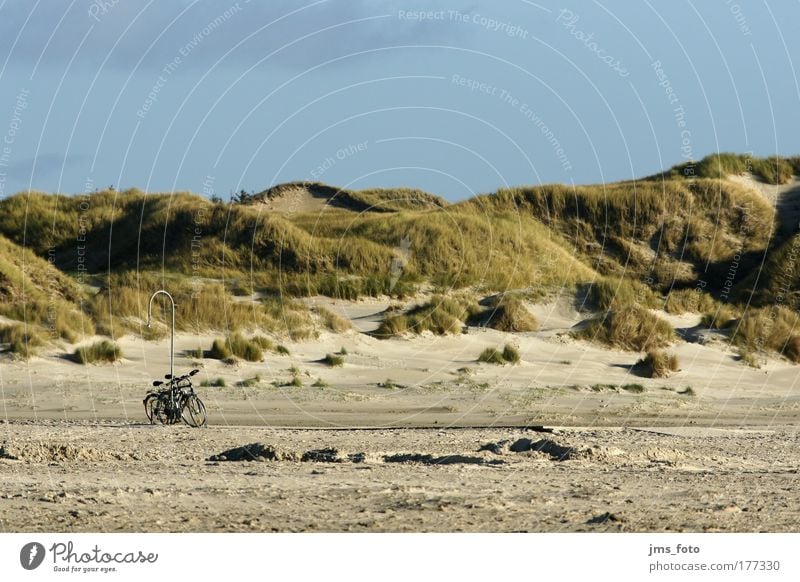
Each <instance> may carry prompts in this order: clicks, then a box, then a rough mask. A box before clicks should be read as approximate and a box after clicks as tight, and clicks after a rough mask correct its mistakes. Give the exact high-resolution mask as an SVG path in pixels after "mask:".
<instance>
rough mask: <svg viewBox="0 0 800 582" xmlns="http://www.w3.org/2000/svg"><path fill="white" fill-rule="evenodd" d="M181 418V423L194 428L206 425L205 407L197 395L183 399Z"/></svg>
mask: <svg viewBox="0 0 800 582" xmlns="http://www.w3.org/2000/svg"><path fill="white" fill-rule="evenodd" d="M187 413H188V414H187ZM181 417H182V418H183V422H185V423H186V424H188V425H189V426H192V427H195V428H199V427H201V426H205V425H206V422H208V414H207V413H206V405H205V404H203V401H202V400H200V397H198V396H197V394H191V395H189V396H187V397H186V398H184V399H183V402H182V405H181Z"/></svg>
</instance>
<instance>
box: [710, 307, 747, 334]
mask: <svg viewBox="0 0 800 582" xmlns="http://www.w3.org/2000/svg"><path fill="white" fill-rule="evenodd" d="M739 316H740V313H739V310H738V309H735V308H734V307H732V306H730V305H720V306H719V307H717V309H716V310H714V311H709V312H707V313H704V314H703V317H702V318H701V319H700V325H702V326H703V327H706V328H708V329H726V328H727V327H730V326H731V325H733V324H734V323H735V321H736V319H737V318H738V317H739Z"/></svg>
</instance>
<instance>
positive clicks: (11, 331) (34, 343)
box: [0, 325, 44, 360]
mask: <svg viewBox="0 0 800 582" xmlns="http://www.w3.org/2000/svg"><path fill="white" fill-rule="evenodd" d="M43 343H44V342H43V340H42V338H41V336H40V335H39V334H38V333H37V332H36V331H35V330H34V329H33V327H31V326H25V325H2V326H0V344H6V346H7V347H6V351H8V352H10V353H12V354H15V355H17V356H19V357H21V358H23V359H26V360H27V359H28V358H30V357H32V356H34V355H36V350H37V348H39V347H40V346H41V345H42V344H43Z"/></svg>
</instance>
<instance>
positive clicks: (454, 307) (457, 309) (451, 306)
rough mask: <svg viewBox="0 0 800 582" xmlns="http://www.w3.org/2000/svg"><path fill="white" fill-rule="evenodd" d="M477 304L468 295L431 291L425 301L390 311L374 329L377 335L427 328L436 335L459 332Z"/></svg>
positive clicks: (477, 310)
mask: <svg viewBox="0 0 800 582" xmlns="http://www.w3.org/2000/svg"><path fill="white" fill-rule="evenodd" d="M479 310H480V308H479V307H478V304H477V303H476V302H475V300H474V299H472V298H471V297H469V296H466V295H456V296H450V297H446V296H444V295H434V296H433V297H431V299H430V300H429V301H427V302H426V303H423V304H422V305H418V306H416V307H414V308H412V309H411V310H410V311H409V312H408V313H406V314H404V315H390V316H389V317H387V318H386V319H384V321H383V322H381V324H380V326H379V327H378V329H377V330H376V331H375V335H376V336H377V337H383V338H386V337H392V336H398V335H402V334H404V333H415V334H420V333H423V332H425V331H430V332H432V333H434V334H436V335H447V334H453V333H460V332H461V330H462V329H463V327H464V322H465V321H466V320H467V318H469V317H471V316H474V315H475V314H477V313H478V312H479Z"/></svg>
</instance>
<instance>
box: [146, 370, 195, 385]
mask: <svg viewBox="0 0 800 582" xmlns="http://www.w3.org/2000/svg"><path fill="white" fill-rule="evenodd" d="M199 372H200V370H198V369H197V368H195V369H194V370H192V371H191V372H189V373H188V374H184V375H183V376H178V377H175V376H172V375H171V374H167V375H166V376H164V378H166V379H167V380H169V382H168V383H167V384H168V385H170V386H174V385H177V384H180V383H181V382H183V381H184V380H189V379H190V378H191V377H192V376H194V375H195V374H197V373H199ZM165 383H166V382H162V381H161V380H155V381H154V382H153V386H163V385H164V384H165Z"/></svg>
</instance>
